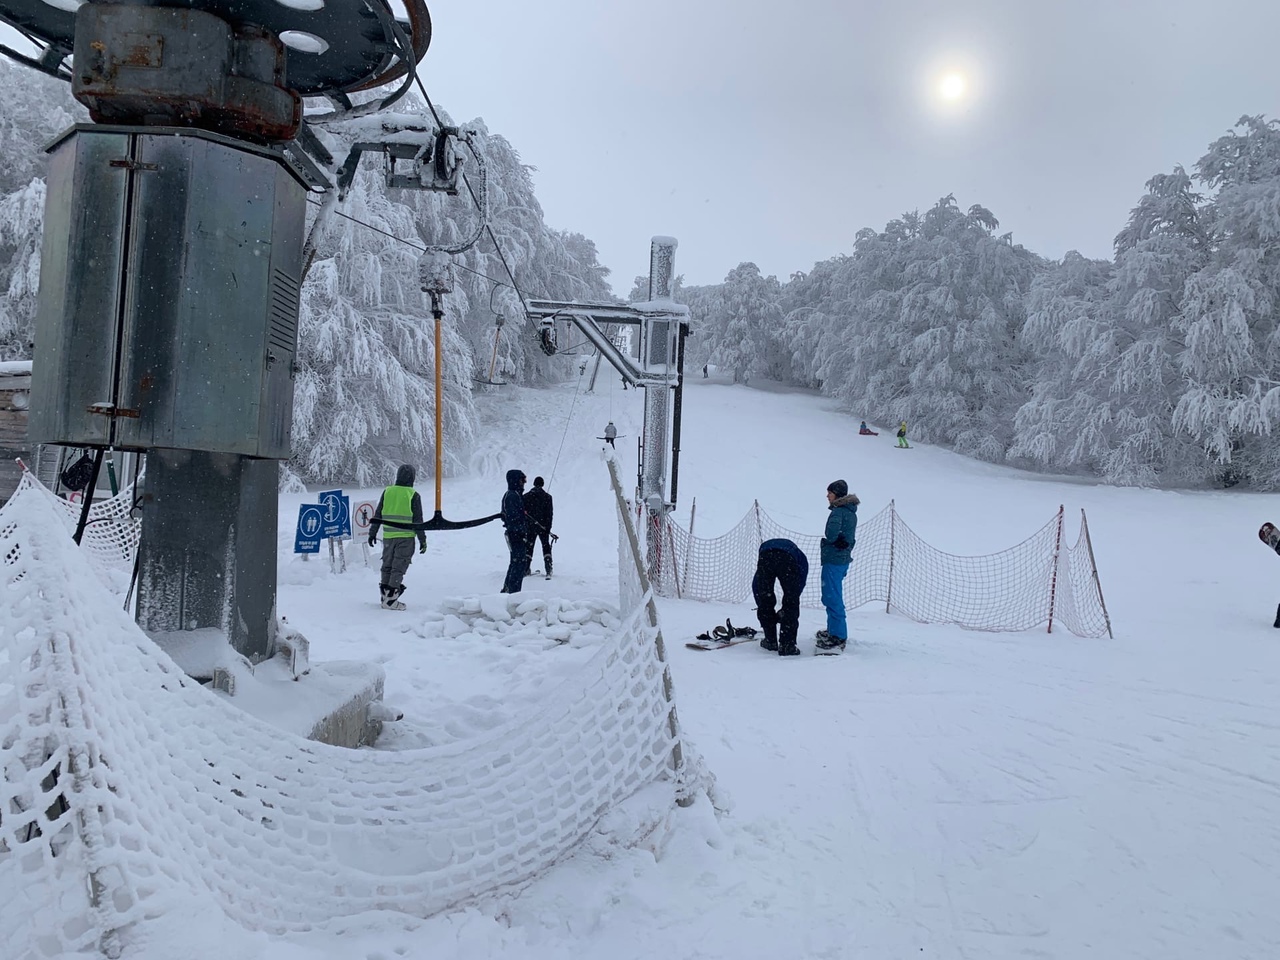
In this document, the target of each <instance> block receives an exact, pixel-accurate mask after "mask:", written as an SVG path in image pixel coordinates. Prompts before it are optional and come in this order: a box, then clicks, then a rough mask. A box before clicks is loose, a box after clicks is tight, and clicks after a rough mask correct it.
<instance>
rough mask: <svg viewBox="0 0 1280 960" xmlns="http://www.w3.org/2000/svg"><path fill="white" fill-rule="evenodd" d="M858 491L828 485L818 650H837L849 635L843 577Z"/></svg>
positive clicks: (855, 528)
mask: <svg viewBox="0 0 1280 960" xmlns="http://www.w3.org/2000/svg"><path fill="white" fill-rule="evenodd" d="M859 502H860V501H859V500H858V496H857V494H854V493H850V492H849V484H847V483H845V482H844V481H843V480H833V481H831V483H829V484H827V510H828V511H830V512H829V513H828V514H827V526H826V529H825V530H824V531H823V535H822V605H823V606H824V607H826V608H827V629H825V630H819V631H818V642H817V644H816V646H817V648H818V650H819V651H820V652H829V651H840V650H843V649H844V645H845V641H846V640H848V638H849V626H848V623H847V622H846V620H845V615H844V578H845V577H846V576H847V575H848V573H849V561H850V560H851V559H852V557H853V546H854V544H855V543H856V542H857V540H856V536H855V535H856V534H857V532H858V503H859Z"/></svg>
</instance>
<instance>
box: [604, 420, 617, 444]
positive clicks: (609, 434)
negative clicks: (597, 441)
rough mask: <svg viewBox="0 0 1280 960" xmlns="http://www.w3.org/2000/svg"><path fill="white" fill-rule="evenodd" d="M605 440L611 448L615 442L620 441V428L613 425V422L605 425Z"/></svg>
mask: <svg viewBox="0 0 1280 960" xmlns="http://www.w3.org/2000/svg"><path fill="white" fill-rule="evenodd" d="M604 439H605V442H606V443H608V444H609V446H611V447H612V446H613V441H614V440H616V439H618V428H617V427H615V426H614V425H613V421H612V420H610V421H609V422H608V423H607V424H606V425H605V428H604Z"/></svg>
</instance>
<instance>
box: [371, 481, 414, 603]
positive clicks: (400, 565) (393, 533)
mask: <svg viewBox="0 0 1280 960" xmlns="http://www.w3.org/2000/svg"><path fill="white" fill-rule="evenodd" d="M415 479H417V471H416V470H414V468H413V466H412V464H408V463H406V464H402V465H401V466H400V468H399V469H398V470H396V482H395V483H394V484H392V485H391V486H389V487H387V488H386V489H385V490H383V491H382V496H381V497H379V498H378V506H377V508H376V509H375V510H374V511H373V520H372V522H370V524H369V546H371V547H372V546H374V545H375V544H376V543H377V542H378V528H379V527H385V529H384V530H383V532H382V582H381V583H380V584H378V589H379V591H380V592H381V594H382V609H383V610H403V609H404V608H405V606H404V604H403V603H401V602H400V595H401V594H402V593H404V589H405V588H404V575H405V571H407V570H408V569H409V564H410V563H412V562H413V538H414V537H415V536H417V538H418V552H419V553H426V552H427V534H426V531H424V530H422V529H417V530H414V529H413V528H412V527H410V526H408V525H409V524H421V523H422V498H421V497H420V496H418V494H417V491H415V490H414V489H413V482H414V480H415ZM401 525H403V526H401Z"/></svg>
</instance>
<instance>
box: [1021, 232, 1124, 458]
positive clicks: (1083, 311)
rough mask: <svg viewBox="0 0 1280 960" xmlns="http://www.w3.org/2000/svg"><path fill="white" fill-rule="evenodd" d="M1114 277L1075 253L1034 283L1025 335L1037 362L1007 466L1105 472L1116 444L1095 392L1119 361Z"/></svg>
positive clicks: (1103, 265)
mask: <svg viewBox="0 0 1280 960" xmlns="http://www.w3.org/2000/svg"><path fill="white" fill-rule="evenodd" d="M1110 277H1111V264H1110V263H1108V262H1107V261H1104V260H1089V259H1087V258H1086V257H1082V256H1081V255H1080V254H1079V253H1076V252H1075V251H1071V252H1070V253H1068V254H1067V255H1066V256H1065V257H1064V258H1063V259H1062V262H1061V263H1059V264H1057V265H1055V266H1054V267H1052V268H1051V269H1049V270H1046V271H1045V272H1044V273H1042V274H1040V275H1039V276H1037V277H1036V278H1035V280H1034V281H1033V282H1032V285H1031V290H1030V292H1029V293H1028V296H1027V306H1026V309H1027V321H1026V323H1025V325H1024V326H1023V328H1022V335H1021V340H1022V347H1023V349H1024V350H1026V351H1027V352H1028V353H1029V354H1030V355H1031V356H1032V357H1034V358H1035V360H1034V362H1033V365H1032V366H1031V367H1030V368H1029V379H1030V382H1031V398H1030V399H1029V400H1027V401H1026V402H1025V403H1024V404H1022V406H1021V407H1020V408H1019V409H1018V411H1017V414H1016V416H1015V418H1014V439H1013V443H1012V444H1011V445H1010V447H1009V451H1008V454H1007V457H1008V458H1009V459H1010V460H1014V461H1019V460H1021V461H1029V462H1030V463H1032V464H1034V465H1036V466H1038V467H1041V468H1045V469H1069V468H1072V467H1076V468H1084V469H1086V470H1088V471H1090V472H1100V471H1101V470H1102V467H1103V463H1104V462H1105V460H1106V457H1107V455H1108V454H1109V452H1110V450H1111V442H1112V412H1111V408H1110V405H1109V403H1108V402H1107V398H1106V396H1105V392H1104V391H1101V390H1100V387H1099V385H1098V379H1099V371H1100V370H1101V369H1103V368H1104V367H1105V365H1106V363H1107V362H1108V360H1114V350H1113V346H1114V343H1113V339H1112V333H1113V331H1112V325H1111V321H1110V316H1109V309H1108V303H1107V283H1108V281H1109V280H1110ZM1100 392H1102V393H1103V395H1102V396H1099V393H1100Z"/></svg>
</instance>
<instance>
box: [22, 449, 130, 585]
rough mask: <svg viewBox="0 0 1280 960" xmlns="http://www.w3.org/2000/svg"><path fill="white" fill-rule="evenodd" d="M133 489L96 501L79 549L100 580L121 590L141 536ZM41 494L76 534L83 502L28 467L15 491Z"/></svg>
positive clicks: (69, 531) (63, 523) (91, 506)
mask: <svg viewBox="0 0 1280 960" xmlns="http://www.w3.org/2000/svg"><path fill="white" fill-rule="evenodd" d="M134 489H135V484H133V483H131V484H129V485H128V486H126V487H125V488H124V489H123V490H121V491H120V492H119V493H118V494H116V495H115V496H114V497H112V498H111V499H109V500H95V501H94V502H93V504H92V505H90V507H89V518H88V522H87V523H86V524H85V528H84V533H83V534H82V535H81V537H80V548H81V550H82V552H83V553H84V554H85V556H86V558H87V559H88V561H89V565H90V566H91V567H92V568H93V571H94V573H96V574H97V575H98V579H100V580H102V581H103V583H105V584H106V585H107V587H109V588H110V589H112V590H116V591H120V590H121V589H122V587H123V585H124V581H125V579H126V578H127V577H128V576H129V572H130V570H131V569H132V567H133V560H134V557H135V556H137V553H138V541H139V540H140V539H141V538H142V521H141V520H139V519H138V518H136V517H135V516H134V509H133V506H134ZM19 494H31V495H33V496H36V495H38V496H41V497H43V498H44V499H45V501H46V502H48V503H49V504H50V505H51V506H52V507H53V508H54V512H55V513H57V515H58V519H59V520H60V521H61V522H62V526H63V527H64V528H65V529H66V531H67V533H69V534H74V533H75V530H76V526H77V525H78V524H79V522H80V511H81V510H82V509H83V507H84V505H83V504H81V503H72V502H71V501H69V500H64V499H63V498H62V497H59V496H56V495H55V494H53V493H52V492H51V491H50V490H49V489H48V488H47V487H45V486H44V485H43V484H42V483H40V481H39V480H37V479H36V478H35V475H34V474H33V473H31V472H30V471H29V470H26V469H24V470H23V471H22V478H21V479H20V480H19V481H18V487H17V489H16V490H15V491H14V494H13V495H14V497H17V496H18V495H19Z"/></svg>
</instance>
